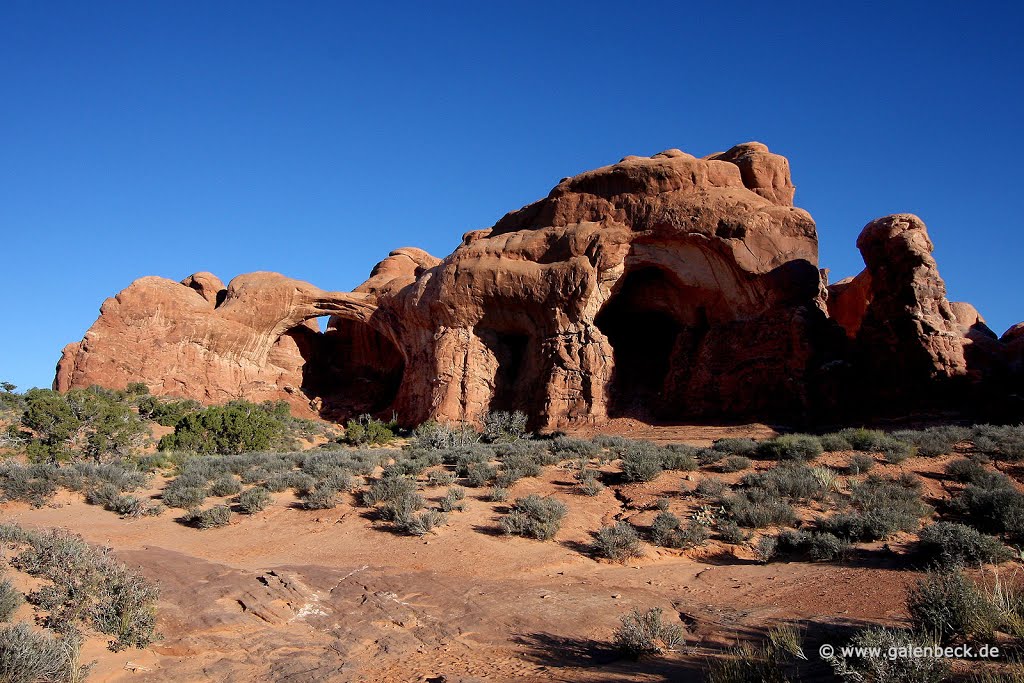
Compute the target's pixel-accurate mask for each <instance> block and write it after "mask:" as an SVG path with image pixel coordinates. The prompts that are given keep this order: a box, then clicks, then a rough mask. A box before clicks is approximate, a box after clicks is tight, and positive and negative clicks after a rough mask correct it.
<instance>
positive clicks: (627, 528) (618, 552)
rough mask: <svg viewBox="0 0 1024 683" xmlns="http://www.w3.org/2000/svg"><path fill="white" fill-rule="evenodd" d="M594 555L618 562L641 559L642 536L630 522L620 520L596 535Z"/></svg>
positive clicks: (602, 528)
mask: <svg viewBox="0 0 1024 683" xmlns="http://www.w3.org/2000/svg"><path fill="white" fill-rule="evenodd" d="M592 547H593V550H594V554H596V555H597V556H598V557H603V558H606V559H609V560H615V561H616V562H623V561H625V560H628V559H629V558H631V557H640V556H641V555H643V551H642V550H641V549H640V534H638V533H637V532H636V529H635V528H634V527H633V525H632V524H630V523H629V522H625V521H622V520H619V521H618V522H616V523H615V524H611V525H608V526H605V527H601V528H600V529H599V530H598V531H597V532H596V533H595V534H594V542H593V544H592Z"/></svg>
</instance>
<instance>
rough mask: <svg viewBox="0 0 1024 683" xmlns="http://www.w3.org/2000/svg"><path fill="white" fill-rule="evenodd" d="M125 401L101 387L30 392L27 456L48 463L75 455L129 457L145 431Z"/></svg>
mask: <svg viewBox="0 0 1024 683" xmlns="http://www.w3.org/2000/svg"><path fill="white" fill-rule="evenodd" d="M125 399H126V397H125V395H124V394H123V393H120V392H116V391H110V390H107V389H102V388H100V387H89V388H88V389H72V390H71V391H68V392H66V393H58V392H56V391H51V390H49V389H30V390H28V391H27V392H25V394H24V401H25V411H24V412H23V413H22V416H21V424H22V426H23V427H26V428H28V429H30V430H32V432H33V434H34V436H33V437H32V439H31V441H30V443H29V446H28V453H29V455H30V456H31V457H34V458H36V459H45V460H51V461H52V460H57V459H63V458H65V457H67V456H69V455H70V454H71V453H72V452H74V451H77V452H81V453H82V454H83V455H85V456H87V457H90V458H93V459H95V460H97V461H98V460H100V459H101V458H103V457H105V456H108V455H115V456H119V457H123V456H127V455H129V454H131V453H132V452H133V451H134V450H135V449H136V448H137V447H138V446H140V445H141V443H142V439H143V437H144V434H145V426H144V425H143V424H142V421H141V420H140V419H139V417H138V415H137V414H136V413H135V411H133V410H132V409H131V406H130V405H129V403H128V402H127V401H126V400H125Z"/></svg>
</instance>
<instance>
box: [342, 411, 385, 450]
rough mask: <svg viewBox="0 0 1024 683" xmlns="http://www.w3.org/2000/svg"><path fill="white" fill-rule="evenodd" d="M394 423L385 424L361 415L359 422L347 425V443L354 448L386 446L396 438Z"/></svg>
mask: <svg viewBox="0 0 1024 683" xmlns="http://www.w3.org/2000/svg"><path fill="white" fill-rule="evenodd" d="M395 429H396V425H395V423H394V422H390V423H389V422H383V421H381V420H378V419H377V418H375V417H372V416H370V415H360V416H359V419H357V420H349V421H348V422H346V423H345V442H346V443H350V444H352V445H354V446H365V445H367V444H385V443H388V442H389V441H392V440H393V439H394V438H395Z"/></svg>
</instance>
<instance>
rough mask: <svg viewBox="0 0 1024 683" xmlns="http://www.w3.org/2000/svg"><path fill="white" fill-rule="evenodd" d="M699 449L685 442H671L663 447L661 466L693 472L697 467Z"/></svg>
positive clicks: (678, 470) (676, 470) (667, 468)
mask: <svg viewBox="0 0 1024 683" xmlns="http://www.w3.org/2000/svg"><path fill="white" fill-rule="evenodd" d="M697 450H698V449H696V448H693V447H692V446H687V445H685V444H671V445H669V446H665V447H664V448H662V449H661V466H662V467H663V468H664V469H666V470H672V471H675V472H691V471H693V470H695V469H697V466H698V462H697Z"/></svg>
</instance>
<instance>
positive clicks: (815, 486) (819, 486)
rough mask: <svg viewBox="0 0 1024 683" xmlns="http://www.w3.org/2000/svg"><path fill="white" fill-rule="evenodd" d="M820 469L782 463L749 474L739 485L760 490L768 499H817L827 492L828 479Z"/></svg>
mask: <svg viewBox="0 0 1024 683" xmlns="http://www.w3.org/2000/svg"><path fill="white" fill-rule="evenodd" d="M820 469H823V468H811V467H807V466H806V465H803V464H799V463H783V464H781V465H777V466H776V467H772V468H771V469H768V470H764V471H761V472H751V473H750V474H747V475H745V476H744V477H743V479H742V481H741V484H742V485H743V486H744V487H746V488H748V489H760V490H761V491H764V492H765V494H766V495H768V496H770V497H777V496H781V497H784V498H791V499H794V500H806V499H819V498H821V497H823V496H824V495H825V494H826V493H827V492H828V490H829V485H830V484H829V479H828V477H826V476H825V475H824V474H823V473H822V472H821V471H820Z"/></svg>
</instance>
